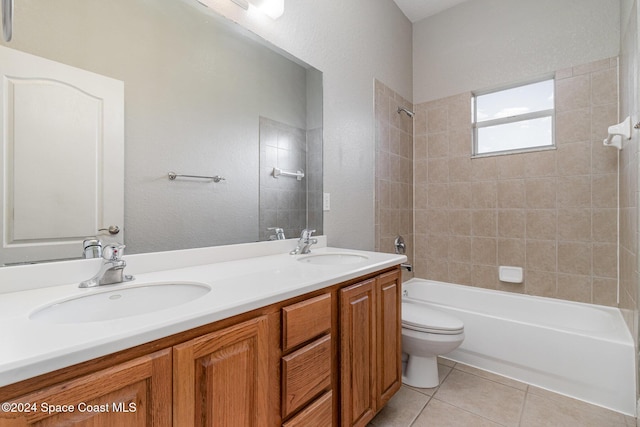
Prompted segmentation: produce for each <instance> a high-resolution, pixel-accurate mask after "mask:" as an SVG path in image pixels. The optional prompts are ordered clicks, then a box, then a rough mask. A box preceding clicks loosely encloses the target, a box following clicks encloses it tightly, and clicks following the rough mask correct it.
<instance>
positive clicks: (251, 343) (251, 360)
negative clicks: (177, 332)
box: [173, 316, 269, 427]
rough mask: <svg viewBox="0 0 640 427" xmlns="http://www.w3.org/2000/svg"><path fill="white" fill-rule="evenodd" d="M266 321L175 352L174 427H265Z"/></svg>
mask: <svg viewBox="0 0 640 427" xmlns="http://www.w3.org/2000/svg"><path fill="white" fill-rule="evenodd" d="M268 334H269V329H268V319H267V316H261V317H258V318H256V319H252V320H249V321H246V322H243V323H240V324H238V325H234V326H230V327H228V328H225V329H222V330H220V331H216V332H213V333H210V334H207V335H203V336H201V337H198V338H195V339H193V340H191V341H188V342H186V343H184V344H180V345H177V346H175V347H174V348H173V349H174V350H173V357H174V365H173V366H174V368H173V369H174V370H173V378H174V389H173V390H174V394H173V404H174V426H176V427H183V426H208V427H214V426H224V427H233V426H238V427H251V426H256V427H258V426H263V425H265V420H267V419H268V409H269V389H268V387H269V348H268V345H269V342H268V338H269V337H268Z"/></svg>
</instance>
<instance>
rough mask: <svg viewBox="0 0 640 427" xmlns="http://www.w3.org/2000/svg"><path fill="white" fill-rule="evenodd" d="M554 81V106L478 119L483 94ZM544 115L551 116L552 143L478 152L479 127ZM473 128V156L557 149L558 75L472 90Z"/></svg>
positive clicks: (542, 116)
mask: <svg viewBox="0 0 640 427" xmlns="http://www.w3.org/2000/svg"><path fill="white" fill-rule="evenodd" d="M549 80H550V81H552V82H553V108H550V109H546V110H540V111H535V112H532V113H523V114H517V115H514V116H509V117H500V118H497V119H490V120H485V121H483V122H480V123H478V121H477V120H476V118H477V114H478V103H477V102H476V98H478V97H479V96H483V95H489V94H492V93H497V92H503V91H507V90H511V89H515V88H518V87H523V86H528V85H531V84H535V83H541V82H545V81H549ZM544 117H549V118H551V144H550V145H536V146H529V147H522V148H513V149H507V150H498V151H488V152H483V153H479V152H478V129H480V128H485V127H491V126H499V125H504V124H509V123H518V122H524V121H527V120H533V119H540V118H544ZM471 129H472V141H471V157H472V158H474V157H488V156H499V155H503V154H516V153H526V152H530V151H545V150H555V149H556V76H555V74H554V75H547V76H544V77H541V78H538V79H535V80H528V81H526V82H520V83H514V84H511V85H508V86H501V87H500V88H497V89H490V90H481V91H473V92H471Z"/></svg>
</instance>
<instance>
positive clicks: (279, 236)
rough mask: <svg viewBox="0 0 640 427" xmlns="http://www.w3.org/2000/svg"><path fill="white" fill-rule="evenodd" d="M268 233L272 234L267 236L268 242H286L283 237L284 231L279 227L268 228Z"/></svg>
mask: <svg viewBox="0 0 640 427" xmlns="http://www.w3.org/2000/svg"><path fill="white" fill-rule="evenodd" d="M267 230H269V231H273V233H274V234H272V235H271V236H269V240H286V237H285V235H284V229H282V228H280V227H269V228H267Z"/></svg>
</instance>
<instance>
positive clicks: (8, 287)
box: [0, 236, 406, 427]
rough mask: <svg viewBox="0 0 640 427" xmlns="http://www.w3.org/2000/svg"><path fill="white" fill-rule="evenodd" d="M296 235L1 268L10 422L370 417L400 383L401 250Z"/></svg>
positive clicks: (0, 418)
mask: <svg viewBox="0 0 640 427" xmlns="http://www.w3.org/2000/svg"><path fill="white" fill-rule="evenodd" d="M294 246H295V241H294V240H284V241H277V242H260V243H251V244H241V245H231V246H221V247H212V248H203V249H190V250H182V251H172V252H161V253H154V254H140V255H131V256H128V257H125V258H126V261H127V267H126V273H127V274H133V275H135V279H134V280H132V281H129V282H125V283H122V284H115V285H106V286H97V287H93V288H79V287H78V283H80V282H81V281H83V280H86V279H87V278H89V277H91V276H92V275H93V274H94V273H95V271H97V270H98V268H99V266H100V264H99V261H100V260H83V261H67V262H60V263H50V264H42V265H32V266H17V267H9V268H4V269H0V292H2V294H0V321H1V322H2V324H3V328H2V329H1V330H0V342H1V343H2V345H1V346H0V402H6V403H5V404H3V407H2V409H3V410H2V411H0V426H14V425H20V426H28V425H35V424H38V425H40V424H39V423H43V424H44V425H64V424H65V423H68V422H71V421H72V420H73V422H80V420H84V422H90V423H91V425H118V426H144V425H148V426H169V425H174V426H187V425H221V426H232V425H237V426H279V425H283V426H287V427H291V426H305V427H306V426H327V425H334V426H352V425H366V424H367V423H368V421H369V420H371V418H373V416H374V415H375V413H376V412H377V411H379V410H380V409H381V408H382V407H383V406H384V405H385V404H386V402H387V401H388V399H389V398H390V397H391V396H392V395H393V394H394V393H395V392H396V391H397V390H398V389H399V387H400V385H401V357H400V356H401V345H400V339H401V333H400V298H401V295H400V288H401V277H400V267H399V265H400V264H401V263H403V262H405V261H406V257H405V256H403V255H392V254H382V253H375V252H366V251H353V250H345V249H336V248H330V247H327V245H326V238H324V237H323V236H320V237H318V244H317V245H314V247H313V250H312V252H311V253H310V254H306V255H290V254H289V251H290V250H291V249H292V247H294Z"/></svg>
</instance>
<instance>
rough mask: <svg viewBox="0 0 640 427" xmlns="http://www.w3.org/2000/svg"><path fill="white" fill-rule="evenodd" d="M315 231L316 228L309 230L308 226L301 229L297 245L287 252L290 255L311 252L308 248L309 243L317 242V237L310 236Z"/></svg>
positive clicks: (309, 246)
mask: <svg viewBox="0 0 640 427" xmlns="http://www.w3.org/2000/svg"><path fill="white" fill-rule="evenodd" d="M315 232H316V230H309V229H308V228H305V229H304V230H302V233H300V240H298V246H296V248H295V249H294V250H292V251H291V252H289V253H290V254H291V255H298V254H308V253H309V252H311V250H310V249H309V248H311V245H313V244H316V243H318V239H312V238H311V235H312V234H313V233H315Z"/></svg>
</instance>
